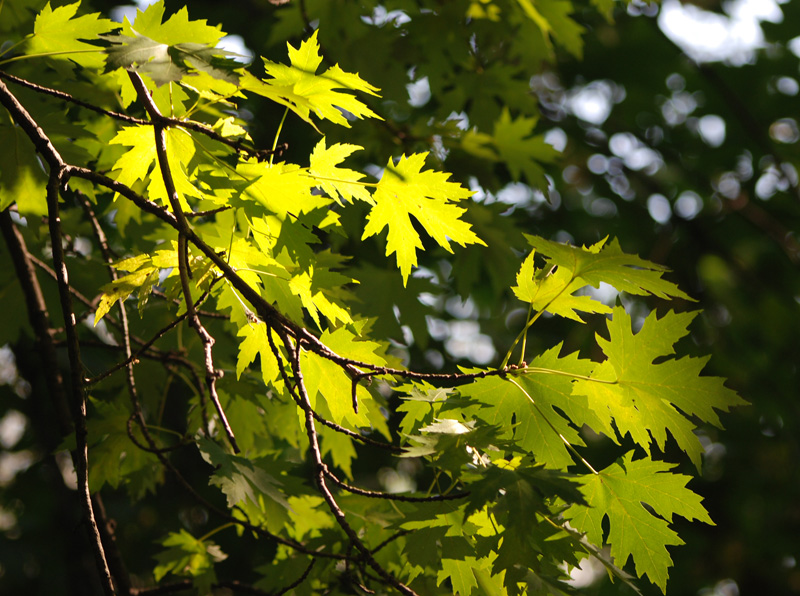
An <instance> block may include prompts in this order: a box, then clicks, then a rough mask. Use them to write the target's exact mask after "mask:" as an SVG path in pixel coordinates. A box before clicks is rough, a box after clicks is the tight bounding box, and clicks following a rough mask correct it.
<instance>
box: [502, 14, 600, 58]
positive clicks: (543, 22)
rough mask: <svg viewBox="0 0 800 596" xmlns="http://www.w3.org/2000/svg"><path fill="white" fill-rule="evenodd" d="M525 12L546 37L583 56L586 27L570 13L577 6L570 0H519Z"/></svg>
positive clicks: (579, 56) (575, 54)
mask: <svg viewBox="0 0 800 596" xmlns="http://www.w3.org/2000/svg"><path fill="white" fill-rule="evenodd" d="M517 2H518V3H519V5H520V7H522V10H523V11H524V12H525V14H526V15H527V16H528V17H529V18H530V19H531V20H532V21H533V22H534V23H536V25H537V26H538V27H539V29H541V31H542V33H543V34H544V35H545V39H547V40H549V38H551V37H552V38H553V39H555V40H556V41H557V42H558V43H559V44H560V45H561V46H563V47H564V48H565V49H566V50H567V51H568V52H569V53H570V54H572V55H573V56H575V57H576V58H578V59H580V58H582V57H583V39H581V34H582V33H583V32H584V28H583V27H581V26H580V25H579V24H578V23H576V22H575V21H574V20H573V19H571V18H570V17H569V16H568V15H570V14H571V13H572V12H574V10H575V8H574V6H573V4H572V2H569V0H536V2H533V1H532V0H517Z"/></svg>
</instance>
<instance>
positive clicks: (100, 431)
mask: <svg viewBox="0 0 800 596" xmlns="http://www.w3.org/2000/svg"><path fill="white" fill-rule="evenodd" d="M90 401H91V405H92V415H91V416H90V417H89V419H88V421H87V426H88V429H89V440H88V442H89V446H90V448H91V449H92V450H93V454H94V455H93V456H92V457H91V458H90V460H89V487H90V489H91V490H92V492H96V491H99V490H100V489H101V488H102V487H103V486H104V485H106V484H108V485H109V486H111V487H112V488H118V487H119V486H124V487H125V488H126V490H127V491H128V494H129V495H130V496H131V498H132V499H141V498H142V497H144V496H145V495H146V494H147V493H155V491H156V487H157V485H158V484H161V483H162V482H163V480H164V468H163V466H162V465H161V463H160V462H159V461H158V459H157V458H156V456H155V455H154V454H152V453H148V452H147V451H143V450H142V449H140V448H139V447H137V446H136V445H135V444H134V443H133V441H132V440H131V438H130V436H129V435H128V420H129V418H130V416H131V414H130V411H128V409H127V408H124V407H121V406H118V405H117V404H114V403H108V402H103V401H100V400H96V399H91V400H90ZM133 432H135V433H136V435H137V438H138V440H139V442H140V443H144V442H145V440H144V437H142V436H141V433H140V432H139V429H138V428H136V427H135V426H134V430H133Z"/></svg>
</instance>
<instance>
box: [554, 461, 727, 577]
mask: <svg viewBox="0 0 800 596" xmlns="http://www.w3.org/2000/svg"><path fill="white" fill-rule="evenodd" d="M673 467H674V465H672V464H668V463H664V462H657V461H653V460H650V459H639V460H636V461H634V460H633V452H629V453H628V454H626V455H625V456H624V457H622V458H621V459H620V460H618V461H617V462H616V463H614V464H612V465H610V466H609V467H607V468H606V469H604V470H603V471H601V472H600V473H599V474H593V475H587V476H585V477H584V480H583V483H584V486H583V493H584V495H585V496H586V501H587V502H588V506H584V505H573V506H572V507H570V508H569V509H568V510H567V511H566V512H565V513H564V516H565V517H566V518H567V519H569V521H570V524H571V525H572V526H573V527H575V528H576V529H578V530H579V531H581V532H585V533H586V537H587V538H588V539H589V540H590V541H591V542H593V543H595V544H602V543H603V529H602V526H603V519H604V518H606V517H607V518H608V526H609V531H608V536H607V539H606V542H607V543H608V544H610V545H611V556H612V557H613V558H614V559H615V563H616V564H617V565H619V566H620V567H624V565H625V563H626V562H627V561H628V558H629V557H631V556H632V557H633V561H634V563H635V565H636V573H637V575H638V576H639V577H642V576H643V575H645V574H646V575H647V576H648V577H649V579H650V581H652V582H653V583H654V584H656V585H657V586H658V587H660V588H661V591H662V592H665V591H666V585H667V569H668V568H669V567H670V566H671V565H672V559H671V558H670V556H669V553H668V552H667V549H666V547H667V546H673V545H679V544H683V541H682V540H681V539H680V538H679V537H678V535H677V534H676V533H675V532H674V531H673V530H672V529H671V528H670V527H669V524H670V523H671V522H672V518H673V516H674V515H680V516H681V517H684V518H686V519H688V520H693V519H696V520H699V521H702V522H705V523H708V524H711V523H712V521H711V518H710V517H709V516H708V513H707V512H706V510H705V508H704V507H703V506H702V505H701V504H700V502H701V498H700V497H699V496H697V495H696V494H695V493H693V492H692V491H690V490H689V489H687V488H686V483H687V482H688V481H689V479H690V477H689V476H684V475H682V474H672V473H669V470H670V469H671V468H673ZM645 504H646V505H647V506H648V507H649V508H651V509H652V512H651V511H650V510H649V509H648V508H646V507H645V506H644V505H645Z"/></svg>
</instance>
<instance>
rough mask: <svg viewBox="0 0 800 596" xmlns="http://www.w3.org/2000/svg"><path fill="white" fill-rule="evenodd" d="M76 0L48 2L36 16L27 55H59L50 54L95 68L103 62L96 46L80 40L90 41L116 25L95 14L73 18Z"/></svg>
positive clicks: (76, 8)
mask: <svg viewBox="0 0 800 596" xmlns="http://www.w3.org/2000/svg"><path fill="white" fill-rule="evenodd" d="M80 4H81V3H80V2H76V3H75V4H67V5H65V6H59V7H58V8H55V9H53V8H51V7H50V3H49V2H48V3H47V4H46V5H45V7H44V8H43V9H42V11H41V12H40V13H39V14H38V15H37V16H36V21H35V24H34V27H33V37H31V39H30V41H29V44H28V51H27V53H28V54H50V53H54V54H62V53H63V55H58V56H54V57H56V58H61V59H64V60H71V61H73V62H76V63H77V64H80V65H81V66H84V67H86V68H94V69H96V68H99V67H100V66H101V65H102V63H103V56H102V54H101V50H100V48H98V47H97V46H93V45H91V44H88V43H85V41H82V40H93V39H96V38H97V37H98V36H99V35H102V34H104V33H108V32H109V31H111V30H112V29H114V28H115V27H116V26H117V24H116V23H114V22H113V21H110V20H108V19H101V18H99V13H92V14H86V15H82V16H79V17H77V18H76V17H75V15H76V14H77V12H78V8H79V7H80Z"/></svg>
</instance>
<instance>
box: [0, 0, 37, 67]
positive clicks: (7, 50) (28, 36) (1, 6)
mask: <svg viewBox="0 0 800 596" xmlns="http://www.w3.org/2000/svg"><path fill="white" fill-rule="evenodd" d="M3 4H4V2H0V12H2V10H3ZM31 37H33V33H29V34H28V35H26V36H25V37H23V38H22V39H20V40H19V41H18V42H17V43H15V44H11V45H10V46H8V47H7V48H6V49H5V50H3V51H2V52H0V58H2V57H3V56H5V55H6V54H8V53H9V52H10V51H11V50H13V49H14V48H16V47H17V46H21V45H22V44H23V43H25V42H26V41H28V40H29V39H30V38H31Z"/></svg>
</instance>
